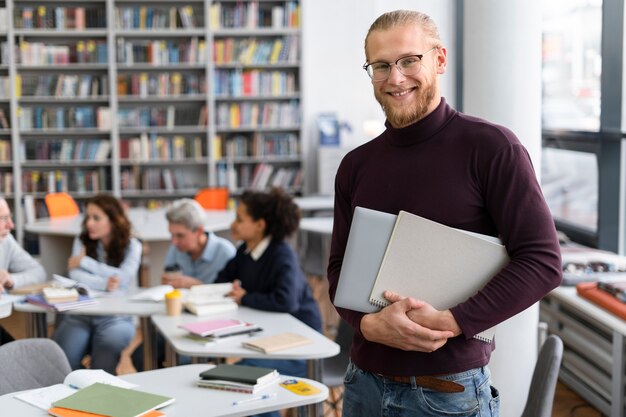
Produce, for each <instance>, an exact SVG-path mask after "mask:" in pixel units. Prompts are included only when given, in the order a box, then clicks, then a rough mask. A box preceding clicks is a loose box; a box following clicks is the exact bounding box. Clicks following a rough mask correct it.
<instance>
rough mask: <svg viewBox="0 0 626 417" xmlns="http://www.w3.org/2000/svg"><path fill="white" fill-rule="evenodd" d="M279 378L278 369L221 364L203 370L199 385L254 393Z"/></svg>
mask: <svg viewBox="0 0 626 417" xmlns="http://www.w3.org/2000/svg"><path fill="white" fill-rule="evenodd" d="M279 380H280V375H279V373H278V371H277V370H276V369H272V368H262V367H258V366H247V365H230V364H220V365H217V366H215V367H214V368H211V369H207V370H206V371H203V372H201V373H200V380H198V386H199V387H203V388H212V389H220V390H225V391H236V392H244V393H248V394H254V393H256V392H258V391H259V390H261V389H263V388H266V387H268V386H271V385H273V384H276V383H277V382H278V381H279Z"/></svg>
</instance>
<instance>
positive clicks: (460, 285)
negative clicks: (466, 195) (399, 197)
mask: <svg viewBox="0 0 626 417" xmlns="http://www.w3.org/2000/svg"><path fill="white" fill-rule="evenodd" d="M508 262H509V257H508V254H507V252H506V249H505V247H504V246H503V245H502V244H500V243H498V240H497V239H496V238H493V237H491V236H485V235H480V234H478V233H472V232H467V231H463V230H459V229H455V228H453V227H449V226H446V225H443V224H440V223H437V222H434V221H432V220H428V219H425V218H423V217H420V216H417V215H415V214H412V213H408V212H406V211H400V213H399V214H398V218H397V220H396V224H395V226H394V229H393V232H392V234H391V238H390V239H389V244H388V245H387V250H386V252H385V255H384V257H383V261H382V263H381V265H380V269H379V271H378V276H377V277H376V280H375V282H374V286H373V288H372V292H371V296H370V298H369V301H370V302H371V303H372V304H374V305H377V306H379V307H385V306H387V305H389V302H388V301H387V300H386V299H385V298H384V297H383V292H384V291H385V290H390V291H394V292H397V293H399V294H403V295H407V296H412V297H415V298H418V299H421V300H424V301H426V302H428V303H429V304H431V305H432V306H433V307H435V308H436V309H437V310H446V309H448V308H451V307H453V306H455V305H457V304H459V303H461V302H463V301H465V300H466V299H468V298H469V297H471V296H473V295H474V294H476V292H478V291H479V290H480V289H482V287H483V286H484V285H485V284H486V283H487V282H489V280H490V279H491V278H492V277H493V276H494V275H496V274H497V273H498V272H499V271H500V270H501V269H502V268H504V267H505V266H506V265H507V264H508ZM493 334H494V329H493V328H492V329H488V330H486V331H484V332H481V333H480V334H478V335H476V336H474V337H475V338H476V339H479V340H482V341H486V342H490V341H491V340H492V338H493Z"/></svg>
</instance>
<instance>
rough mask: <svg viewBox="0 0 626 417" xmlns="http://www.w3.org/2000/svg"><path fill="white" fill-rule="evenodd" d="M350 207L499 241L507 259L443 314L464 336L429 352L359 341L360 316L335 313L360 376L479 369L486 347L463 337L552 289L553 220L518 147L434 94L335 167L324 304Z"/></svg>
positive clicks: (555, 260)
mask: <svg viewBox="0 0 626 417" xmlns="http://www.w3.org/2000/svg"><path fill="white" fill-rule="evenodd" d="M356 206H361V207H366V208H371V209H374V210H379V211H384V212H387V213H392V214H398V212H399V211H400V210H405V211H408V212H411V213H414V214H417V215H419V216H422V217H426V218H428V219H431V220H434V221H436V222H439V223H442V224H445V225H448V226H451V227H456V228H459V229H464V230H469V231H472V232H477V233H483V234H487V235H491V236H498V237H499V238H500V239H501V240H502V242H503V243H504V245H505V246H506V249H507V252H508V254H509V257H510V259H511V261H510V263H509V264H508V266H507V267H505V268H504V269H503V270H502V271H501V272H500V273H498V274H497V275H496V276H494V277H493V279H492V280H491V281H490V282H489V283H488V284H487V285H486V286H485V287H484V288H483V290H481V291H480V292H478V293H477V294H476V295H474V296H473V297H471V298H469V299H468V300H467V301H465V302H463V303H461V304H459V305H457V306H455V307H453V308H452V309H451V311H452V313H453V315H454V317H455V319H456V321H457V322H458V324H459V326H460V327H461V330H462V332H463V333H462V334H461V335H460V336H458V337H455V338H453V339H450V340H449V341H448V343H446V344H445V345H444V346H443V347H442V348H440V349H438V350H437V351H435V352H432V353H421V352H407V351H402V350H399V349H394V348H391V347H389V346H386V345H383V344H379V343H372V342H368V341H366V340H365V339H364V338H363V336H362V334H361V333H360V331H359V327H360V322H361V318H362V316H363V313H359V312H356V311H352V310H346V309H341V308H338V311H339V314H340V315H341V316H342V317H343V318H344V319H345V320H347V321H348V322H349V323H351V324H352V326H354V327H355V329H356V330H357V331H356V335H355V339H354V343H353V346H352V350H351V354H350V356H351V358H352V361H353V362H354V363H355V364H356V365H357V366H358V367H359V368H361V369H363V370H366V371H370V372H376V373H381V374H387V375H432V374H439V373H453V372H461V371H465V370H468V369H471V368H475V367H478V366H483V365H486V364H487V363H488V362H489V358H490V356H491V352H492V351H493V349H494V348H495V343H484V342H481V341H478V340H476V339H473V338H472V336H474V335H475V334H477V333H479V332H481V331H483V330H486V329H488V328H490V327H492V326H494V325H496V324H498V323H500V322H502V321H504V320H506V319H508V318H510V317H512V316H513V315H515V314H517V313H519V312H521V311H522V310H524V309H526V308H527V307H529V306H531V305H532V304H534V303H535V302H537V301H538V300H540V299H541V298H542V297H543V296H544V295H545V294H546V293H548V292H549V291H550V290H552V289H553V288H555V287H556V286H558V285H559V284H560V283H561V257H560V250H559V243H558V239H557V236H556V231H555V227H554V222H553V220H552V216H551V215H550V212H549V210H548V207H547V205H546V203H545V201H544V199H543V195H542V192H541V188H540V186H539V184H538V183H537V179H536V177H535V172H534V170H533V167H532V164H531V161H530V157H529V156H528V153H527V151H526V149H525V148H524V147H523V146H522V144H521V143H520V142H519V140H518V139H517V138H516V136H515V135H514V134H513V132H511V131H510V130H509V129H507V128H505V127H502V126H498V125H495V124H493V123H489V122H487V121H485V120H482V119H478V118H475V117H471V116H468V115H465V114H462V113H459V112H457V111H456V110H454V109H453V108H451V107H450V106H449V105H447V104H446V102H445V100H444V99H443V98H442V99H441V103H440V105H439V106H438V107H437V108H436V109H435V111H434V112H432V113H431V114H430V115H428V116H427V117H425V118H424V119H422V120H420V121H419V122H417V123H414V124H413V125H411V126H408V127H405V128H401V129H395V128H393V127H391V126H390V125H389V124H388V123H387V129H386V130H385V131H384V132H383V133H382V134H381V135H380V136H379V137H377V138H375V139H373V140H371V141H370V142H368V143H366V144H364V145H362V146H360V147H358V148H356V149H354V150H352V151H351V152H350V153H348V154H347V155H346V157H345V158H344V159H343V161H342V162H341V165H340V167H339V170H338V172H337V177H336V179H335V213H334V228H333V237H332V244H331V250H330V259H329V265H328V280H329V283H330V296H331V299H333V298H334V294H335V290H336V288H337V280H338V278H339V272H340V270H341V264H342V260H343V254H344V252H345V248H346V241H347V239H348V234H349V232H350V222H351V221H352V215H353V212H354V208H355V207H356ZM415 273H416V274H418V273H419V271H415ZM496 337H497V332H496Z"/></svg>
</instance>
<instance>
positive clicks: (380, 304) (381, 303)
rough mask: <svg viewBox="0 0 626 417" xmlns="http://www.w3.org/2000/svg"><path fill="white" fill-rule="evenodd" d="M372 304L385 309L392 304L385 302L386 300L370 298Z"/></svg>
mask: <svg viewBox="0 0 626 417" xmlns="http://www.w3.org/2000/svg"><path fill="white" fill-rule="evenodd" d="M370 304H372V305H375V306H376V307H378V308H385V307H387V306H388V305H389V304H391V303H389V302H388V301H384V300H377V299H375V298H370Z"/></svg>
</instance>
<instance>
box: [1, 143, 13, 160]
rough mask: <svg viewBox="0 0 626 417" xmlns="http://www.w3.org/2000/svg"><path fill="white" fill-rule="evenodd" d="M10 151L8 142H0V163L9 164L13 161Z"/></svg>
mask: <svg viewBox="0 0 626 417" xmlns="http://www.w3.org/2000/svg"><path fill="white" fill-rule="evenodd" d="M11 149H12V148H11V141H10V140H0V162H11V161H12V160H13V155H12V154H11Z"/></svg>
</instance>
